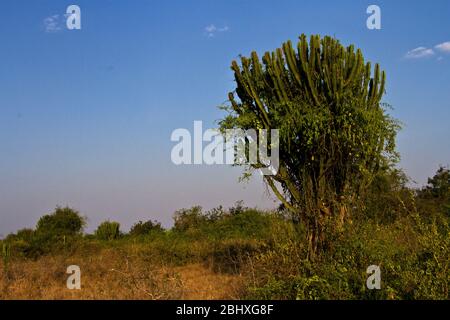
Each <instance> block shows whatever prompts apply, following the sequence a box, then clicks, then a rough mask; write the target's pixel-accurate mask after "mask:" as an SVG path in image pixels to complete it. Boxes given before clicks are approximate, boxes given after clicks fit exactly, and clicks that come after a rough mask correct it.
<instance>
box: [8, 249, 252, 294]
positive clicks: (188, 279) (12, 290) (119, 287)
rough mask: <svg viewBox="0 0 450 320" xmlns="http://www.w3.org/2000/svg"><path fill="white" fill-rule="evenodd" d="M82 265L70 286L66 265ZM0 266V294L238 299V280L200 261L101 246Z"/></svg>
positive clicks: (239, 283) (240, 280) (239, 287)
mask: <svg viewBox="0 0 450 320" xmlns="http://www.w3.org/2000/svg"><path fill="white" fill-rule="evenodd" d="M69 265H78V266H80V269H81V286H82V287H81V289H80V290H69V289H67V286H66V281H67V278H68V277H69V274H66V268H67V267H68V266H69ZM3 268H4V267H3V266H0V289H1V290H0V300H1V299H38V300H39V299H46V300H47V299H48V300H53V299H237V298H238V296H239V293H240V290H241V284H242V282H243V281H242V279H241V277H240V276H238V275H229V274H219V273H215V272H214V271H212V270H211V269H210V268H209V267H207V266H205V265H204V264H200V263H192V264H187V265H184V266H164V265H155V264H152V263H148V262H146V260H145V259H143V258H142V257H139V256H137V255H130V254H124V253H123V252H121V251H120V250H116V249H103V250H102V251H101V252H97V253H93V254H91V255H87V256H83V255H75V256H72V257H65V256H62V255H59V256H44V257H41V258H39V259H37V260H35V261H33V260H16V261H11V263H10V265H9V267H8V271H7V272H6V273H5V270H4V269H3Z"/></svg>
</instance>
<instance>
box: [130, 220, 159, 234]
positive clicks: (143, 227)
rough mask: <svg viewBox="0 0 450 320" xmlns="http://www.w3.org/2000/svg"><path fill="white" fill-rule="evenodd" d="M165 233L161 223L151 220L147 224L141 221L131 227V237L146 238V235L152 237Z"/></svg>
mask: <svg viewBox="0 0 450 320" xmlns="http://www.w3.org/2000/svg"><path fill="white" fill-rule="evenodd" d="M163 231H164V229H163V227H162V226H161V223H159V222H157V221H151V220H149V221H146V222H142V221H139V222H137V223H135V224H134V225H133V226H132V227H131V229H130V235H131V236H133V237H136V236H146V235H150V234H153V233H160V232H163Z"/></svg>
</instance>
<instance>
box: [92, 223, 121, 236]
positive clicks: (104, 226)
mask: <svg viewBox="0 0 450 320" xmlns="http://www.w3.org/2000/svg"><path fill="white" fill-rule="evenodd" d="M121 235H122V233H121V232H120V223H118V222H111V221H105V222H102V223H101V224H100V225H99V226H98V228H97V230H95V237H96V238H97V239H99V240H116V239H119V238H120V236H121Z"/></svg>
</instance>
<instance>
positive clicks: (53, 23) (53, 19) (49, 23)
mask: <svg viewBox="0 0 450 320" xmlns="http://www.w3.org/2000/svg"><path fill="white" fill-rule="evenodd" d="M44 27H45V32H58V31H61V30H62V27H61V24H60V16H59V14H54V15H52V16H49V17H47V18H45V19H44Z"/></svg>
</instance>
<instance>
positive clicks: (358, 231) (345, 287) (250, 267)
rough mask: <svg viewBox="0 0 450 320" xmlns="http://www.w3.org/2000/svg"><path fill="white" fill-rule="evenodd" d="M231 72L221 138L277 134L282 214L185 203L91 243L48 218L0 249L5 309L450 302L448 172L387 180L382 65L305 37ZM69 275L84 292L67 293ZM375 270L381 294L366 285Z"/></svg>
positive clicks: (390, 128)
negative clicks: (233, 133) (419, 181)
mask: <svg viewBox="0 0 450 320" xmlns="http://www.w3.org/2000/svg"><path fill="white" fill-rule="evenodd" d="M232 69H233V71H234V74H235V78H236V83H237V88H236V92H235V94H236V95H237V98H235V94H234V93H231V94H230V96H229V97H230V102H231V107H230V109H229V111H230V114H229V116H227V117H226V118H225V119H223V120H222V121H221V128H222V129H227V128H241V129H250V128H257V129H267V130H268V129H280V146H279V147H280V167H279V171H278V173H277V174H276V175H275V176H265V177H264V178H265V181H266V183H267V184H268V186H269V187H270V188H271V189H272V191H273V192H274V193H275V195H276V196H277V197H278V198H279V200H280V201H281V204H282V205H281V206H280V207H279V208H278V209H277V210H273V211H261V210H257V209H255V208H248V207H245V206H244V204H243V203H242V202H238V203H236V205H235V206H234V207H232V208H229V209H224V208H223V207H221V206H220V207H217V208H214V209H212V210H209V211H206V212H205V211H204V210H203V209H202V208H201V207H199V206H194V207H192V208H187V209H181V210H178V211H177V212H175V214H174V225H173V227H172V228H170V229H164V228H163V227H162V226H161V224H160V223H159V222H156V221H146V222H142V221H139V222H137V223H136V224H134V225H133V227H132V228H131V230H130V231H129V232H128V233H125V232H123V231H121V230H120V224H119V223H118V222H110V221H105V222H103V223H101V224H100V225H99V226H98V227H97V229H96V230H95V232H94V234H92V235H89V234H83V230H84V227H85V224H86V223H85V221H86V219H85V218H83V217H82V216H81V215H80V213H79V212H77V211H75V210H73V209H70V208H60V207H57V208H56V210H55V211H54V212H53V213H51V214H48V215H45V216H43V217H42V218H41V219H39V221H38V223H37V225H36V228H35V229H23V230H19V231H18V232H17V233H15V234H10V235H9V236H8V237H6V239H4V240H2V241H1V243H0V245H1V247H2V257H3V264H2V266H1V267H2V269H0V284H2V286H0V288H2V289H1V291H0V299H2V298H18V297H33V298H45V299H49V298H61V297H64V298H67V297H68V298H74V297H78V298H88V299H99V298H139V299H149V298H150V299H176V298H186V297H189V298H197V299H198V298H215V299H218V298H227V299H239V298H250V299H449V298H450V297H449V283H450V270H449V267H450V228H449V224H450V171H449V169H448V168H444V167H441V168H439V169H438V171H437V172H436V174H435V175H434V176H433V177H432V178H430V179H429V180H428V185H426V186H425V187H423V188H421V189H414V188H411V187H410V186H409V181H408V178H407V177H406V175H405V174H404V173H403V172H402V171H400V170H398V169H395V167H394V163H395V161H396V160H397V154H396V152H395V136H396V132H397V130H398V128H399V126H398V124H397V122H396V121H395V120H393V119H392V118H391V117H390V116H389V115H388V114H387V113H386V110H385V108H384V105H383V104H382V103H381V99H382V96H383V93H384V85H385V74H384V72H381V71H380V67H379V66H378V65H375V68H374V72H373V74H372V68H371V64H370V63H366V62H365V61H364V58H363V56H362V53H361V51H360V50H356V51H355V50H354V47H353V46H349V47H347V48H344V47H343V46H342V45H341V44H340V43H339V42H338V41H337V40H335V39H333V38H330V37H325V38H323V39H321V38H319V37H318V36H312V37H311V39H310V41H309V43H308V42H307V40H306V37H305V36H304V35H302V36H301V37H300V41H299V43H298V46H297V50H296V51H295V50H294V49H293V47H292V44H291V43H290V42H287V43H285V44H283V46H282V48H280V49H277V50H276V51H275V52H273V53H266V54H265V55H264V57H263V59H262V63H261V62H260V61H259V58H258V56H257V54H256V53H252V55H251V58H245V57H243V58H242V59H241V65H238V64H237V63H236V62H233V64H232ZM261 165H262V163H261V162H260V163H258V164H255V165H252V166H251V167H249V168H247V169H248V170H249V171H247V172H246V174H249V173H250V172H251V170H253V169H258V168H260V167H261ZM71 264H77V265H80V266H81V267H82V269H83V270H86V271H83V275H86V277H87V279H88V281H86V282H85V283H86V284H85V285H83V286H84V287H83V288H84V289H83V290H81V291H79V292H75V293H70V294H71V295H70V296H68V295H69V293H68V292H67V290H65V287H64V286H63V285H61V284H62V283H64V276H65V268H66V267H67V266H68V265H71ZM370 265H377V266H379V267H380V269H381V283H382V285H381V289H380V290H370V289H368V288H367V286H366V279H367V277H368V275H367V273H366V272H367V267H369V266H370ZM83 277H84V276H83ZM205 279H208V280H207V282H205V281H206V280H205ZM24 283H25V285H24ZM199 284H200V286H199ZM33 286H34V287H33ZM30 295H31V296H30Z"/></svg>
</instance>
